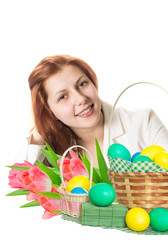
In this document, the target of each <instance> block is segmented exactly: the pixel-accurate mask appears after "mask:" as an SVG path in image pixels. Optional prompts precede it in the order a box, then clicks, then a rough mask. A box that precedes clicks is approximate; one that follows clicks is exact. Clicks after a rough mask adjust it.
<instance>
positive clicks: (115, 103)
mask: <svg viewBox="0 0 168 240" xmlns="http://www.w3.org/2000/svg"><path fill="white" fill-rule="evenodd" d="M138 84H151V85H153V86H156V87H158V88H160V89H162V90H163V91H164V92H166V93H167V94H168V91H167V90H165V89H164V88H163V87H161V86H159V85H157V84H155V83H151V82H136V83H133V84H131V85H129V86H128V87H126V88H125V89H124V90H123V91H122V92H121V93H120V94H119V96H118V97H117V99H116V101H115V102H114V105H113V107H112V111H111V115H110V120H109V128H108V145H109V146H110V127H111V122H112V117H113V114H114V109H115V107H116V105H117V102H118V100H119V99H120V97H121V96H122V95H123V93H124V92H125V91H126V90H127V89H129V88H131V87H133V86H135V85H138Z"/></svg>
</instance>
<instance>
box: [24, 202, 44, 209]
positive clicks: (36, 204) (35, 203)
mask: <svg viewBox="0 0 168 240" xmlns="http://www.w3.org/2000/svg"><path fill="white" fill-rule="evenodd" d="M37 206H40V203H38V202H37V201H32V202H29V203H26V204H24V205H22V206H20V208H27V207H37Z"/></svg>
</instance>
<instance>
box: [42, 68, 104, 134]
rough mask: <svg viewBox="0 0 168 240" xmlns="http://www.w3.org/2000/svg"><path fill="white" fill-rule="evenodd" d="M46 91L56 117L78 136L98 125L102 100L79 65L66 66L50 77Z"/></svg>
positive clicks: (46, 84)
mask: <svg viewBox="0 0 168 240" xmlns="http://www.w3.org/2000/svg"><path fill="white" fill-rule="evenodd" d="M45 90H46V92H47V95H48V100H47V102H48V105H49V107H50V109H51V111H52V112H53V114H54V115H55V116H56V118H57V119H59V120H60V121H62V122H63V123H64V124H66V125H67V126H69V127H70V128H71V129H72V130H73V131H74V132H75V133H77V131H78V130H79V129H86V128H92V127H95V126H96V125H97V124H98V123H99V121H100V118H101V100H100V98H99V96H98V93H97V90H96V88H95V86H94V84H93V83H92V81H91V80H90V79H89V78H88V77H87V76H86V75H85V73H84V72H83V71H82V70H81V69H80V68H78V67H77V66H73V65H66V66H64V67H63V69H62V70H60V71H59V72H58V73H56V74H54V75H52V76H51V77H49V78H48V79H47V80H46V82H45Z"/></svg>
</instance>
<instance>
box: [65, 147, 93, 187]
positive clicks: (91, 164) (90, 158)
mask: <svg viewBox="0 0 168 240" xmlns="http://www.w3.org/2000/svg"><path fill="white" fill-rule="evenodd" d="M77 147H80V148H82V149H83V150H85V152H87V153H88V156H89V160H90V188H91V187H92V177H93V159H92V155H91V153H90V152H89V151H88V150H87V149H86V148H85V147H83V146H81V145H74V146H71V147H69V148H68V149H67V150H66V151H65V152H64V154H63V155H62V157H61V161H60V177H61V181H62V184H63V187H64V190H65V183H64V178H63V172H62V167H63V162H64V158H65V156H66V155H67V153H68V152H69V150H71V149H73V148H77Z"/></svg>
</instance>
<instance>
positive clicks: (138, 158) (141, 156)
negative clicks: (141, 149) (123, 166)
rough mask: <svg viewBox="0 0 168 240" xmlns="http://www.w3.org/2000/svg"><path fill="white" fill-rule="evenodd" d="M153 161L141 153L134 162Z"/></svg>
mask: <svg viewBox="0 0 168 240" xmlns="http://www.w3.org/2000/svg"><path fill="white" fill-rule="evenodd" d="M140 161H141V162H153V161H152V160H151V159H150V158H149V157H147V156H144V155H139V156H137V157H135V158H134V160H133V163H135V162H140Z"/></svg>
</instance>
